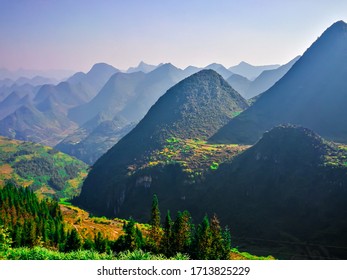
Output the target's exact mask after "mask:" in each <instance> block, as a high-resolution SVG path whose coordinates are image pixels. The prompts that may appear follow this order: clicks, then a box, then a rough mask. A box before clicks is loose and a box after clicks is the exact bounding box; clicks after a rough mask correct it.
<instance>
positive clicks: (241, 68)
mask: <svg viewBox="0 0 347 280" xmlns="http://www.w3.org/2000/svg"><path fill="white" fill-rule="evenodd" d="M279 66H280V65H278V64H274V65H263V66H253V65H251V64H249V63H247V62H244V61H241V62H240V63H239V64H238V65H235V66H232V67H230V68H228V70H229V71H231V72H233V73H235V74H238V75H241V76H244V77H246V78H247V79H248V80H251V81H252V80H254V79H255V78H256V77H258V76H259V75H260V74H261V72H263V71H265V70H272V69H276V68H278V67H279Z"/></svg>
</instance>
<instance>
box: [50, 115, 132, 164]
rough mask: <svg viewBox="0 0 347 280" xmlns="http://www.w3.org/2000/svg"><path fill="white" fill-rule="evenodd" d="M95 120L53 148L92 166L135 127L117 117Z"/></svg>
mask: <svg viewBox="0 0 347 280" xmlns="http://www.w3.org/2000/svg"><path fill="white" fill-rule="evenodd" d="M96 119H97V118H94V119H93V120H91V121H89V122H87V123H86V124H84V125H83V126H82V127H80V128H78V129H77V130H76V131H74V132H73V133H72V134H71V135H69V136H68V137H66V138H65V139H64V140H63V141H61V142H60V143H59V144H58V145H57V146H56V147H55V148H56V149H57V150H59V151H62V152H63V153H66V154H69V155H72V156H74V157H76V158H78V159H80V160H82V161H84V162H85V163H87V164H90V165H92V164H94V163H95V161H96V160H97V159H99V158H100V157H101V156H102V155H103V154H104V153H106V152H107V151H108V150H109V149H110V148H112V147H113V146H114V145H115V144H116V143H117V142H118V141H119V140H120V139H121V138H122V137H123V136H124V135H126V134H127V133H128V132H129V131H130V130H131V129H133V128H134V127H135V124H133V123H131V124H128V123H127V122H126V121H125V120H124V119H122V118H118V117H115V118H114V119H113V120H103V119H102V118H100V119H99V120H98V121H96Z"/></svg>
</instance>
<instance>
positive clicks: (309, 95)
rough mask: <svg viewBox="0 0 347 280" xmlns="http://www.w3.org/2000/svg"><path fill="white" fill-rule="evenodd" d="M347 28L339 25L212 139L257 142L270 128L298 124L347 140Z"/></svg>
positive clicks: (320, 133)
mask: <svg viewBox="0 0 347 280" xmlns="http://www.w3.org/2000/svg"><path fill="white" fill-rule="evenodd" d="M346 54H347V25H346V23H345V22H343V21H339V22H336V23H335V24H333V25H332V26H331V27H329V28H328V29H327V30H326V31H325V32H324V33H323V34H322V36H320V37H319V38H318V39H317V41H316V42H315V43H314V44H313V45H312V46H311V47H310V48H309V49H308V50H307V51H306V52H305V53H304V54H303V56H302V57H301V58H300V59H299V60H298V61H297V62H296V63H295V64H294V66H293V67H292V68H291V69H290V70H289V71H288V72H287V74H286V75H285V76H284V77H283V78H282V79H281V80H280V81H279V82H277V83H276V84H275V85H274V86H273V87H272V88H270V89H269V90H267V91H266V92H265V93H263V94H262V95H261V96H260V97H259V98H258V100H257V101H256V102H255V104H254V105H253V106H251V107H250V108H249V109H248V110H247V111H245V112H243V113H242V114H240V115H239V116H238V117H237V118H235V119H233V120H232V121H231V122H230V123H229V124H227V125H226V126H225V127H223V128H222V129H221V130H220V131H219V132H218V133H217V134H216V135H215V136H213V137H212V138H211V141H213V142H227V143H252V144H253V143H255V142H256V141H257V140H258V139H259V138H260V137H261V135H262V133H263V132H265V131H266V130H269V129H271V128H272V127H274V126H276V125H278V124H281V123H292V124H298V125H302V126H304V127H308V128H310V129H312V130H314V131H315V132H317V133H318V134H319V135H321V136H323V137H324V138H326V139H328V140H333V141H336V142H342V143H346V142H347V127H346V120H347V111H346V110H345V108H344V104H346V103H347V94H346V88H347V80H346V76H347V55H346Z"/></svg>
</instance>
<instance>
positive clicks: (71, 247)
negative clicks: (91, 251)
mask: <svg viewBox="0 0 347 280" xmlns="http://www.w3.org/2000/svg"><path fill="white" fill-rule="evenodd" d="M81 247H82V239H81V237H80V235H79V234H78V232H77V230H76V229H74V228H73V229H72V230H71V231H70V232H69V233H68V235H67V239H66V243H65V252H70V251H77V250H79V249H81Z"/></svg>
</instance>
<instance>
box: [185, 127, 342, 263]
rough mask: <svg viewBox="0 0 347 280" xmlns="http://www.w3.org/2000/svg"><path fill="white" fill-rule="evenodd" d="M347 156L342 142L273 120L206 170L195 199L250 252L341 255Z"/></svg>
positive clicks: (307, 255)
mask: <svg viewBox="0 0 347 280" xmlns="http://www.w3.org/2000/svg"><path fill="white" fill-rule="evenodd" d="M346 155H347V153H346V146H345V145H335V144H333V143H329V142H327V141H325V140H323V139H322V138H321V137H319V136H318V135H316V134H315V133H314V132H312V131H310V130H308V129H305V128H302V127H293V126H279V127H276V128H274V129H272V130H271V131H270V132H267V133H265V134H264V136H263V137H262V138H261V140H259V141H258V142H257V144H255V145H254V146H253V147H251V148H249V149H247V150H246V151H244V152H243V153H242V154H240V155H239V156H237V157H235V158H234V160H233V161H232V162H231V163H225V164H222V165H221V166H220V168H219V169H218V170H217V171H216V172H215V173H213V174H211V175H209V177H208V178H207V180H206V182H205V183H203V184H202V185H201V187H200V188H204V187H205V191H204V192H203V194H202V196H201V197H200V199H199V202H197V201H196V203H198V204H199V207H200V209H201V211H207V213H209V212H210V213H211V212H214V211H215V212H216V213H217V214H218V216H219V217H221V220H222V221H223V222H224V223H226V224H228V225H230V226H231V227H232V228H233V229H234V234H235V235H234V238H235V240H237V242H238V243H239V244H244V245H245V247H246V248H248V250H250V251H251V252H253V253H257V252H258V253H259V252H260V251H257V250H262V249H264V248H271V250H270V251H276V252H277V256H278V257H281V258H288V257H289V256H290V257H293V258H314V259H317V258H346V256H347V254H346V250H345V249H344V248H346V245H347V241H346V238H345V234H344V233H345V232H346V230H347V227H346V225H347V223H346V221H347V219H346V214H347V188H346V187H347V173H346V171H347V167H346V160H345V158H346ZM189 199H190V198H189V197H187V200H189ZM203 213H205V212H203ZM203 213H201V215H202V214H203ZM257 240H262V242H260V243H259V244H257ZM260 244H261V245H260ZM251 248H254V250H255V251H252V250H251Z"/></svg>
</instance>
